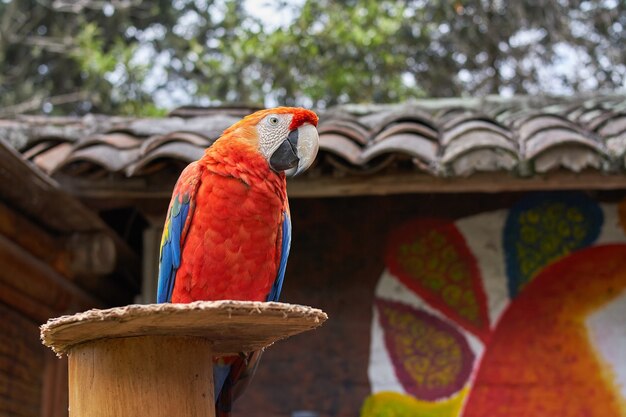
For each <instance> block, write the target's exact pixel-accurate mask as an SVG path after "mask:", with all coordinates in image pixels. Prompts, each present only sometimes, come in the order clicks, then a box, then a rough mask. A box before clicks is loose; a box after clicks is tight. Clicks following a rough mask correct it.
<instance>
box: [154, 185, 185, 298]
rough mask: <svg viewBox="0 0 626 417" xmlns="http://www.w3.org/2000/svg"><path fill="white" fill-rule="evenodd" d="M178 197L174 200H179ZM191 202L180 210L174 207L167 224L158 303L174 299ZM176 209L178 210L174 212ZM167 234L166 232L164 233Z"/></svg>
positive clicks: (183, 205)
mask: <svg viewBox="0 0 626 417" xmlns="http://www.w3.org/2000/svg"><path fill="white" fill-rule="evenodd" d="M178 198H179V197H178V195H176V196H174V199H178ZM189 205H190V203H189V202H186V203H181V204H180V208H179V209H178V207H175V206H176V205H174V206H173V207H172V210H170V218H169V221H168V222H167V225H166V227H167V228H168V230H167V238H166V240H165V242H163V247H162V248H161V261H160V264H159V285H158V289H157V302H158V303H168V302H170V301H171V299H172V292H173V290H174V282H175V281H176V271H177V270H178V268H179V267H180V253H181V248H182V234H183V228H184V227H185V223H186V221H187V216H188V215H189ZM174 208H176V210H174ZM164 233H165V232H164Z"/></svg>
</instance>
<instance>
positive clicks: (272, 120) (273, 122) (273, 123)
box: [267, 116, 278, 126]
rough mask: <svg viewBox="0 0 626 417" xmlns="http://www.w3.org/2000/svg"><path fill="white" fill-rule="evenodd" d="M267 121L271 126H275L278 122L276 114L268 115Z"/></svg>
mask: <svg viewBox="0 0 626 417" xmlns="http://www.w3.org/2000/svg"><path fill="white" fill-rule="evenodd" d="M267 121H268V123H269V124H270V125H272V126H276V125H277V124H278V117H276V116H270V118H269V119H267Z"/></svg>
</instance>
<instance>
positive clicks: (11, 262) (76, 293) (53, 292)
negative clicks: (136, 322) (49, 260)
mask: <svg viewBox="0 0 626 417" xmlns="http://www.w3.org/2000/svg"><path fill="white" fill-rule="evenodd" d="M0 265H2V268H0V302H3V303H5V304H7V305H9V306H11V307H12V308H14V309H15V310H17V311H19V312H21V313H22V314H24V315H25V316H27V317H29V318H30V319H31V320H35V321H38V322H40V323H41V322H44V321H46V320H47V319H48V318H50V317H51V316H57V315H59V314H63V313H69V312H75V311H79V310H85V309H89V308H93V307H102V306H104V303H103V302H102V301H101V300H100V299H98V298H96V297H93V296H91V295H89V294H87V293H86V292H85V291H84V290H82V289H80V288H79V287H78V286H76V284H74V283H72V282H71V281H69V280H68V279H67V278H65V277H63V276H61V275H60V274H59V273H58V272H57V271H55V270H54V269H52V268H51V267H50V266H49V265H47V264H45V263H43V262H42V261H40V260H39V259H37V258H35V257H34V256H33V255H31V254H29V253H28V252H26V251H25V250H24V249H22V248H20V247H19V246H17V245H15V244H14V243H13V242H11V241H9V240H8V239H7V238H5V237H4V236H0Z"/></svg>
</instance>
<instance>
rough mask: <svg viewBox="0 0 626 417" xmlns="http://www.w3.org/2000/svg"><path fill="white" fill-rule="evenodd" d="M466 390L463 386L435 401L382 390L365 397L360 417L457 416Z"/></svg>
mask: <svg viewBox="0 0 626 417" xmlns="http://www.w3.org/2000/svg"><path fill="white" fill-rule="evenodd" d="M467 391H468V389H467V387H466V388H463V389H462V390H461V391H459V392H458V393H457V394H455V395H454V396H452V397H450V398H448V399H446V400H443V401H437V402H429V401H420V400H418V399H416V398H414V397H411V396H410V395H406V394H400V393H398V392H389V391H383V392H379V393H377V394H373V395H370V396H369V397H367V399H366V400H365V402H364V403H363V407H362V408H361V417H458V416H459V415H460V413H461V407H462V406H463V401H464V399H465V397H466V395H467Z"/></svg>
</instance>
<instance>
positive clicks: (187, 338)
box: [41, 301, 327, 417]
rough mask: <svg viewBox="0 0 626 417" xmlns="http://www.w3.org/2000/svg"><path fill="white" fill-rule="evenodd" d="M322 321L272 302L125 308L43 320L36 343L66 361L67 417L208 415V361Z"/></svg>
mask: <svg viewBox="0 0 626 417" xmlns="http://www.w3.org/2000/svg"><path fill="white" fill-rule="evenodd" d="M326 319H327V316H326V314H325V313H323V312H322V311H321V310H318V309H314V308H311V307H304V306H298V305H290V304H283V303H274V302H272V303H261V302H244V301H198V302H195V303H191V304H148V305H131V306H127V307H120V308H113V309H109V310H89V311H86V312H84V313H79V314H76V315H73V316H64V317H60V318H57V319H52V320H49V321H48V323H46V324H44V325H43V326H41V339H42V341H43V343H44V344H45V345H46V346H48V347H51V348H52V349H53V350H54V351H55V352H56V353H57V354H58V355H62V354H67V355H68V357H69V391H70V398H69V403H70V417H78V416H80V417H113V416H115V417H117V416H128V417H130V416H133V417H134V416H137V417H139V416H148V415H149V416H152V417H166V416H167V417H170V416H174V415H180V416H191V417H195V416H198V417H207V416H208V417H210V416H214V404H215V400H214V392H213V376H212V375H213V363H212V361H211V358H212V357H214V356H222V355H228V354H237V353H239V352H251V351H253V350H258V349H263V348H265V347H267V346H269V345H271V344H272V343H274V342H275V341H277V340H280V339H284V338H286V337H289V336H293V335H295V334H298V333H301V332H304V331H308V330H312V329H314V328H316V327H318V326H320V325H321V324H322V323H323V322H324V321H325V320H326Z"/></svg>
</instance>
